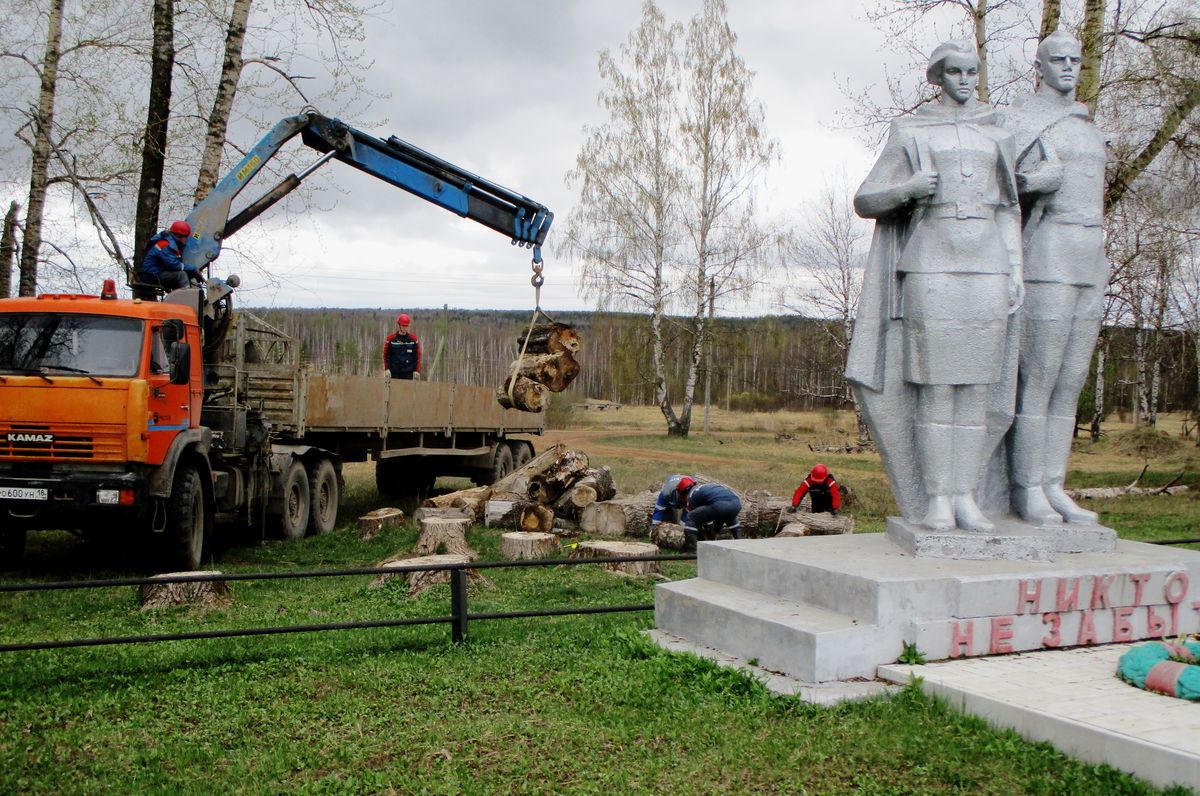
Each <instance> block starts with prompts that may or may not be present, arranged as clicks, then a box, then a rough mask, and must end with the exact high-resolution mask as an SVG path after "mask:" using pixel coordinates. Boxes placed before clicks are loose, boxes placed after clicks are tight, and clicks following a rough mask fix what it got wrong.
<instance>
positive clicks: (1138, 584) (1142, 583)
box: [1129, 572, 1150, 605]
mask: <svg viewBox="0 0 1200 796" xmlns="http://www.w3.org/2000/svg"><path fill="white" fill-rule="evenodd" d="M1129 579H1130V580H1131V581H1133V604H1134V605H1141V604H1142V592H1143V591H1144V590H1145V588H1146V581H1148V580H1150V573H1149V572H1140V573H1138V574H1136V575H1130V576H1129Z"/></svg>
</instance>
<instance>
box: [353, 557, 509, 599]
mask: <svg viewBox="0 0 1200 796" xmlns="http://www.w3.org/2000/svg"><path fill="white" fill-rule="evenodd" d="M469 563H471V558H470V557H469V556H465V555H455V554H451V553H447V554H444V555H433V556H418V557H416V558H393V559H389V560H387V561H384V562H382V563H380V564H379V568H380V569H387V568H391V567H406V566H417V565H421V564H431V565H441V564H469ZM395 577H402V578H404V581H405V582H406V583H407V584H408V596H409V597H416V596H417V595H419V594H420V593H421V592H423V591H425V590H426V589H428V588H429V587H430V586H436V585H438V584H439V583H449V582H450V570H448V569H441V570H413V571H411V572H397V573H396V574H395V575H388V574H383V575H377V576H375V580H373V581H371V588H373V589H376V588H379V587H380V586H382V585H383V584H384V583H386V582H387V581H388V580H389V579H390V578H395ZM467 580H468V581H469V582H471V583H475V582H482V583H484V584H486V585H489V586H490V585H491V582H490V581H488V580H487V578H485V577H483V575H480V574H479V570H477V569H468V570H467Z"/></svg>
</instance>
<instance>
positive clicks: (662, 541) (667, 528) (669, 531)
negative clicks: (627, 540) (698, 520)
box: [650, 522, 687, 550]
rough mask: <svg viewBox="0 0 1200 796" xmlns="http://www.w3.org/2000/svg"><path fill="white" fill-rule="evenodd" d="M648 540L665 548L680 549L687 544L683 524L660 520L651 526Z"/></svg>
mask: <svg viewBox="0 0 1200 796" xmlns="http://www.w3.org/2000/svg"><path fill="white" fill-rule="evenodd" d="M650 541H651V542H653V543H654V544H656V545H658V546H659V547H661V548H665V549H667V550H682V549H683V548H684V547H685V546H686V545H687V537H686V536H685V535H684V533H683V526H682V525H676V524H675V523H673V522H660V523H659V524H658V525H656V526H654V527H653V528H651V529H650Z"/></svg>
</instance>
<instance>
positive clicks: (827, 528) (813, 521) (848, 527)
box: [776, 513, 854, 536]
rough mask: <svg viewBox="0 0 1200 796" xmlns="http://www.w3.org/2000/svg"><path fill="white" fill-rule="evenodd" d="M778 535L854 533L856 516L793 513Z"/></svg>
mask: <svg viewBox="0 0 1200 796" xmlns="http://www.w3.org/2000/svg"><path fill="white" fill-rule="evenodd" d="M786 523H787V524H786V525H784V526H783V529H782V530H781V531H780V532H779V533H778V534H776V535H777V536H834V535H836V534H842V533H854V518H853V517H846V516H838V517H835V516H833V515H832V514H825V513H821V514H803V513H797V514H793V515H792V516H791V517H789V518H788V520H786Z"/></svg>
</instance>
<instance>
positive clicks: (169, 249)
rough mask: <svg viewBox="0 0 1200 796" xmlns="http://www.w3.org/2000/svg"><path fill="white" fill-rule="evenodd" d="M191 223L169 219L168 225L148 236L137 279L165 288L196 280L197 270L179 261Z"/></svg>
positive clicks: (181, 285) (175, 287)
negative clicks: (147, 244)
mask: <svg viewBox="0 0 1200 796" xmlns="http://www.w3.org/2000/svg"><path fill="white" fill-rule="evenodd" d="M191 234H192V227H191V225H190V224H188V222H186V221H172V222H171V226H170V227H168V228H167V229H164V230H163V231H162V232H160V233H158V234H157V235H155V236H154V237H153V238H151V239H150V246H149V248H148V249H147V251H146V256H145V257H144V258H143V259H142V267H141V269H139V271H138V281H139V282H148V283H150V284H155V283H157V284H159V285H162V286H163V287H164V288H165V289H166V290H168V291H171V290H178V289H179V288H181V287H188V286H189V285H190V284H192V282H199V281H200V273H199V272H198V271H197V270H196V269H195V268H193V267H191V266H189V265H187V264H185V263H184V262H183V249H184V247H185V246H187V241H188V237H190V236H191Z"/></svg>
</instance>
